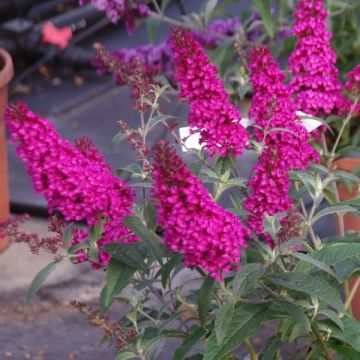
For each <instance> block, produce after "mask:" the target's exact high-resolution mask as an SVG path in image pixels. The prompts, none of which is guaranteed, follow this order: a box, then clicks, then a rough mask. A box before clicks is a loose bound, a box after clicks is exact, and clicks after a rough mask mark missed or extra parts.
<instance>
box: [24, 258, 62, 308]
mask: <svg viewBox="0 0 360 360" xmlns="http://www.w3.org/2000/svg"><path fill="white" fill-rule="evenodd" d="M60 261H61V260H55V261H53V262H51V263H50V264H48V265H46V266H45V267H44V268H43V269H42V270H40V271H39V272H38V273H37V274H36V275H35V277H34V279H33V281H32V282H31V284H30V287H29V290H28V292H27V297H26V301H27V302H28V303H29V302H30V301H31V299H32V298H33V296H34V295H35V294H36V293H37V291H38V290H39V289H40V287H41V285H42V284H43V282H44V281H45V280H46V279H47V277H48V276H49V275H50V274H51V273H52V272H53V271H54V270H55V268H56V266H57V265H58V264H59V263H60Z"/></svg>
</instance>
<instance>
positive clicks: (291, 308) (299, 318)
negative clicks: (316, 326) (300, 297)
mask: <svg viewBox="0 0 360 360" xmlns="http://www.w3.org/2000/svg"><path fill="white" fill-rule="evenodd" d="M275 305H277V306H279V307H280V309H282V310H283V311H285V312H286V313H288V314H289V315H290V316H291V318H292V319H294V320H295V321H296V322H297V323H298V324H300V325H302V326H303V327H304V328H305V329H306V330H307V331H310V330H311V324H310V320H309V318H308V317H307V316H306V314H305V313H304V311H302V310H301V309H300V308H299V307H298V306H297V305H295V304H293V303H291V302H290V301H286V300H283V301H276V302H275Z"/></svg>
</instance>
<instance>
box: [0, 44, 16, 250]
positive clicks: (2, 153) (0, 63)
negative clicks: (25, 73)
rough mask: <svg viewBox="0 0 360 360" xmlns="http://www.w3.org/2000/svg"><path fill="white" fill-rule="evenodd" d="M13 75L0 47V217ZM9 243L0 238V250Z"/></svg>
mask: <svg viewBox="0 0 360 360" xmlns="http://www.w3.org/2000/svg"><path fill="white" fill-rule="evenodd" d="M13 75H14V67H13V63H12V60H11V57H10V55H9V54H8V53H7V52H6V51H5V50H3V49H0V219H6V218H8V217H9V178H8V166H7V150H6V133H5V125H4V110H5V107H6V105H7V100H8V92H7V86H8V84H9V82H10V81H11V79H12V77H13ZM8 244H9V241H8V239H7V238H4V237H3V238H0V252H1V251H3V250H4V249H5V248H6V247H7V246H8Z"/></svg>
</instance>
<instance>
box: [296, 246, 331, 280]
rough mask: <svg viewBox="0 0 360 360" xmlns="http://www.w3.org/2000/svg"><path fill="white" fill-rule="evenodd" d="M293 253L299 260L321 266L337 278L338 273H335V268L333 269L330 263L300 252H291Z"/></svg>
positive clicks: (321, 268)
mask: <svg viewBox="0 0 360 360" xmlns="http://www.w3.org/2000/svg"><path fill="white" fill-rule="evenodd" d="M291 255H292V256H294V257H296V258H297V259H299V260H302V261H305V262H307V263H309V264H311V265H314V266H315V267H317V268H319V269H320V270H323V271H325V272H327V273H328V274H330V275H331V276H333V277H334V278H336V274H335V272H334V270H332V269H331V268H330V267H329V266H328V265H326V264H325V263H323V262H322V261H320V260H317V259H314V258H313V257H311V256H310V255H307V254H303V253H300V252H294V253H291Z"/></svg>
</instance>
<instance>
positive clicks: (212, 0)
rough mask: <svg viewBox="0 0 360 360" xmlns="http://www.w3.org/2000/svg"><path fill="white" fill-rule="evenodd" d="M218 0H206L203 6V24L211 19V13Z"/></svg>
mask: <svg viewBox="0 0 360 360" xmlns="http://www.w3.org/2000/svg"><path fill="white" fill-rule="evenodd" d="M217 3H218V0H208V1H207V3H206V6H205V24H207V23H208V22H209V20H210V19H211V15H212V13H213V11H214V10H215V8H216V5H217Z"/></svg>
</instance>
